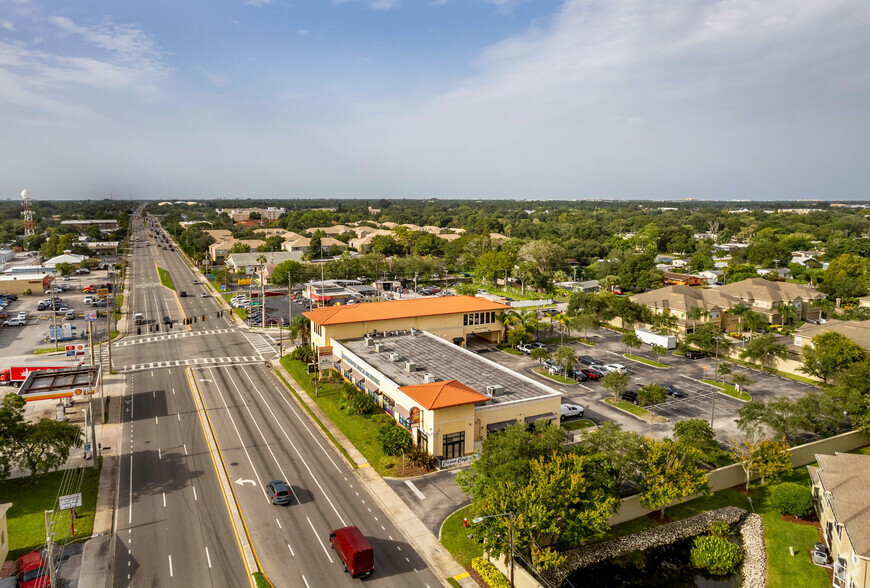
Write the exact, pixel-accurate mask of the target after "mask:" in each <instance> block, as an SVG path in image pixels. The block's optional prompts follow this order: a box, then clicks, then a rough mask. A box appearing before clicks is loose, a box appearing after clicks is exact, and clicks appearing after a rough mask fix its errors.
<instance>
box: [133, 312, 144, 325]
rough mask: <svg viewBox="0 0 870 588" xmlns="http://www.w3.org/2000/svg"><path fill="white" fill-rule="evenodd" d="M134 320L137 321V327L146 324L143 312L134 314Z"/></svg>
mask: <svg viewBox="0 0 870 588" xmlns="http://www.w3.org/2000/svg"><path fill="white" fill-rule="evenodd" d="M133 319H134V320H135V321H136V324H137V325H142V324H145V317H144V316H142V313H141V312H137V313H136V314H134V315H133Z"/></svg>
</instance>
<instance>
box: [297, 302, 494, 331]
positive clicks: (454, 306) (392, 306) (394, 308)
mask: <svg viewBox="0 0 870 588" xmlns="http://www.w3.org/2000/svg"><path fill="white" fill-rule="evenodd" d="M509 309H510V306H508V305H506V304H501V303H499V302H492V301H491V300H487V299H486V298H478V297H477V296H439V297H436V298H414V299H410V300H387V301H386V302H361V303H359V304H349V305H341V306H325V307H323V308H315V309H314V310H310V311H308V312H305V313H303V314H304V315H305V316H307V317H308V318H309V319H310V320H311V322H313V323H316V324H318V325H343V324H346V323H362V322H366V321H386V320H390V319H401V318H414V317H418V316H431V315H439V314H457V313H466V312H482V311H487V310H509Z"/></svg>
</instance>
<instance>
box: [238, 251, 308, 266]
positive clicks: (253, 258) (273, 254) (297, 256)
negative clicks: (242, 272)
mask: <svg viewBox="0 0 870 588" xmlns="http://www.w3.org/2000/svg"><path fill="white" fill-rule="evenodd" d="M261 255H262V256H263V257H265V258H266V264H267V265H269V264H279V263H281V262H284V261H301V260H302V252H301V251H265V252H259V251H252V252H250V253H231V254H230V256H229V257H228V258H227V263H228V264H229V265H235V266H236V267H241V266H248V265H260V262H258V261H257V258H258V257H260V256H261Z"/></svg>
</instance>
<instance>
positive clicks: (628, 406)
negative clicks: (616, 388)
mask: <svg viewBox="0 0 870 588" xmlns="http://www.w3.org/2000/svg"><path fill="white" fill-rule="evenodd" d="M604 402H606V403H607V404H609V405H611V406H615V407H616V408H618V409H620V410H624V411H625V412H628V413H631V414H633V415H634V416H636V417H640V418H642V419H643V420H645V421H647V422H649V423H665V422H667V419H665V418H664V417H660V416H659V415H657V414H653V413H651V412H650V411H648V410H647V409H645V408H643V407H641V406H638V405H636V404H632V403H631V402H626V401H625V400H619V399H618V398H605V399H604Z"/></svg>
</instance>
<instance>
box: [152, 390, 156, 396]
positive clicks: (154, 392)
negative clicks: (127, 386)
mask: <svg viewBox="0 0 870 588" xmlns="http://www.w3.org/2000/svg"><path fill="white" fill-rule="evenodd" d="M151 397H152V398H157V390H152V391H151Z"/></svg>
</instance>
